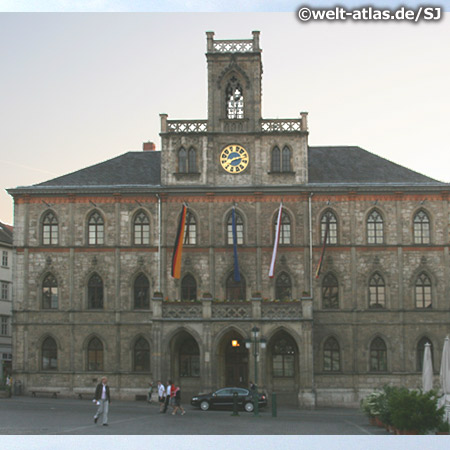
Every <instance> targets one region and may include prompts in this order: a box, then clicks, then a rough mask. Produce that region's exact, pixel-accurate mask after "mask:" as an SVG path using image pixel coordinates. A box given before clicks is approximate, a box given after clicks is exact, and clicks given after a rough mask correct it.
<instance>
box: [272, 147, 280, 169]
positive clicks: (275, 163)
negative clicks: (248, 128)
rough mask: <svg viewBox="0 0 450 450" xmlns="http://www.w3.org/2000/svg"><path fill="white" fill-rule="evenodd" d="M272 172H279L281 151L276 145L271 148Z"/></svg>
mask: <svg viewBox="0 0 450 450" xmlns="http://www.w3.org/2000/svg"><path fill="white" fill-rule="evenodd" d="M271 171H272V172H281V153H280V149H279V148H278V147H274V148H273V150H272V168H271Z"/></svg>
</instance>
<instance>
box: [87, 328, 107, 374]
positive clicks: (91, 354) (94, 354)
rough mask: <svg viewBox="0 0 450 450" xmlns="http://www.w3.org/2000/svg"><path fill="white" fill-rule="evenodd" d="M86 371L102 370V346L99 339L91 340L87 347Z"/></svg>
mask: <svg viewBox="0 0 450 450" xmlns="http://www.w3.org/2000/svg"><path fill="white" fill-rule="evenodd" d="M87 357H88V370H89V371H95V372H98V371H101V370H103V344H102V343H101V341H100V339H98V338H96V337H95V338H92V339H91V340H90V341H89V343H88V347H87Z"/></svg>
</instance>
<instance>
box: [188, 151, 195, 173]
mask: <svg viewBox="0 0 450 450" xmlns="http://www.w3.org/2000/svg"><path fill="white" fill-rule="evenodd" d="M188 172H190V173H195V172H197V153H196V151H195V149H194V147H191V148H190V149H189V151H188Z"/></svg>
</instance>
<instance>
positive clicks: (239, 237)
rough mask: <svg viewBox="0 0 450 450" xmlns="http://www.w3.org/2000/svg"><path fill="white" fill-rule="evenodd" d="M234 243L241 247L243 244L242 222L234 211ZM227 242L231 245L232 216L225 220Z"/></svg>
mask: <svg viewBox="0 0 450 450" xmlns="http://www.w3.org/2000/svg"><path fill="white" fill-rule="evenodd" d="M235 217H236V243H237V245H242V244H243V243H244V221H243V220H242V216H241V215H240V214H239V213H238V212H237V211H236V213H235ZM227 242H228V244H229V245H233V214H230V215H229V216H228V220H227Z"/></svg>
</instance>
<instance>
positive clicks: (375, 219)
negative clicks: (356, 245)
mask: <svg viewBox="0 0 450 450" xmlns="http://www.w3.org/2000/svg"><path fill="white" fill-rule="evenodd" d="M383 241H384V233H383V218H382V217H381V215H380V213H379V212H378V211H376V210H374V211H372V212H371V213H370V214H369V217H368V218H367V242H368V243H369V244H382V243H383Z"/></svg>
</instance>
